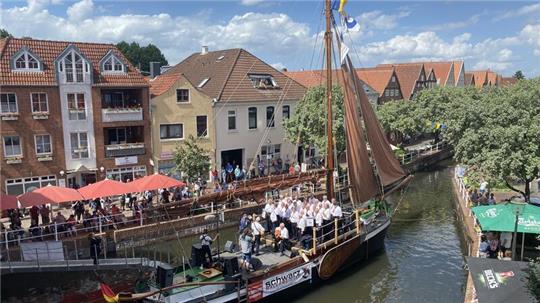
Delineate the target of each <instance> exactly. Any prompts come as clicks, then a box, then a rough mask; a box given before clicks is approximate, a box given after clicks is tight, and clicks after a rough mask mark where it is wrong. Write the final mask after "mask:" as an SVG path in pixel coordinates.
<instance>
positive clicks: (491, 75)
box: [487, 70, 499, 86]
mask: <svg viewBox="0 0 540 303" xmlns="http://www.w3.org/2000/svg"><path fill="white" fill-rule="evenodd" d="M487 79H488V84H489V85H491V86H497V85H498V84H499V76H498V75H497V73H496V72H493V71H490V70H488V72H487Z"/></svg>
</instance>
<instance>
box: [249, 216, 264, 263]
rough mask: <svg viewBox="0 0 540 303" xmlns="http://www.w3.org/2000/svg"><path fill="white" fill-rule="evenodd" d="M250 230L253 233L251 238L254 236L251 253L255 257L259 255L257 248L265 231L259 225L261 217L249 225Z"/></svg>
mask: <svg viewBox="0 0 540 303" xmlns="http://www.w3.org/2000/svg"><path fill="white" fill-rule="evenodd" d="M251 230H252V232H253V236H255V243H254V245H253V249H252V252H253V253H255V255H256V256H258V255H259V246H260V245H261V237H262V236H263V235H264V232H265V229H264V227H263V226H262V225H261V217H257V218H256V219H255V221H254V222H253V223H251Z"/></svg>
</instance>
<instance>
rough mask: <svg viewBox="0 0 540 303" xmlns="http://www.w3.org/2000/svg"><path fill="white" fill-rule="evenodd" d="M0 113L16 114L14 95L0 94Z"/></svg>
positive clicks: (15, 98)
mask: <svg viewBox="0 0 540 303" xmlns="http://www.w3.org/2000/svg"><path fill="white" fill-rule="evenodd" d="M0 112H1V113H2V114H7V113H17V112H18V108H17V96H16V95H15V94H14V93H2V94H0Z"/></svg>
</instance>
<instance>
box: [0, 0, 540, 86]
mask: <svg viewBox="0 0 540 303" xmlns="http://www.w3.org/2000/svg"><path fill="white" fill-rule="evenodd" d="M345 8H346V11H347V13H348V14H349V15H351V16H353V17H355V19H356V20H357V21H358V22H359V24H360V31H359V32H352V33H348V34H347V35H346V37H345V43H347V45H348V46H349V48H350V50H351V52H350V54H351V55H352V58H353V61H354V63H355V65H356V66H357V67H370V66H375V65H377V64H379V63H391V62H410V61H418V60H424V61H436V60H464V61H465V68H466V70H478V69H488V68H489V69H491V70H494V71H497V72H499V73H501V74H503V75H507V76H510V75H512V74H513V73H514V72H515V71H517V70H522V71H523V73H524V74H525V76H526V77H537V76H540V2H538V1H534V2H533V1H528V2H521V1H434V2H430V1H420V2H411V1H355V0H349V2H348V4H347V5H346V7H345ZM0 27H1V28H4V29H6V30H7V31H8V32H10V33H11V34H12V35H14V36H15V37H23V36H28V37H32V38H35V39H48V40H68V41H87V42H107V43H117V42H119V41H122V40H125V41H128V42H131V41H135V42H138V43H139V44H141V45H146V44H148V43H153V44H155V45H157V46H158V47H159V48H160V49H161V50H162V51H163V53H164V54H165V57H166V58H167V60H168V61H169V63H170V64H176V63H178V62H180V61H182V60H183V59H184V58H186V57H187V56H188V55H190V54H192V53H194V52H199V51H200V49H201V46H202V45H207V46H208V47H209V49H210V51H213V50H219V49H228V48H244V49H246V50H248V51H249V52H251V53H253V54H254V55H256V56H258V57H259V58H261V59H263V60H265V61H266V62H267V63H269V64H271V65H273V66H274V67H277V68H287V69H288V70H301V69H306V70H307V69H320V68H321V67H322V60H323V56H322V46H323V43H322V42H323V35H322V32H323V31H324V19H323V1H314V0H311V1H267V0H239V1H225V0H223V1H174V0H170V1H127V0H123V1H99V0H80V1H67V0H28V1H10V0H7V1H6V0H3V1H2V2H0Z"/></svg>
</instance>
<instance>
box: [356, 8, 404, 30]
mask: <svg viewBox="0 0 540 303" xmlns="http://www.w3.org/2000/svg"><path fill="white" fill-rule="evenodd" d="M409 15H410V11H408V10H401V11H400V12H398V13H397V14H383V13H382V12H381V11H378V10H376V11H371V12H366V13H363V14H361V15H360V16H358V17H357V18H356V20H357V21H358V23H359V24H360V26H361V28H363V29H373V30H389V29H393V28H395V27H396V26H397V21H398V20H399V19H401V18H405V17H407V16H409Z"/></svg>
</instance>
